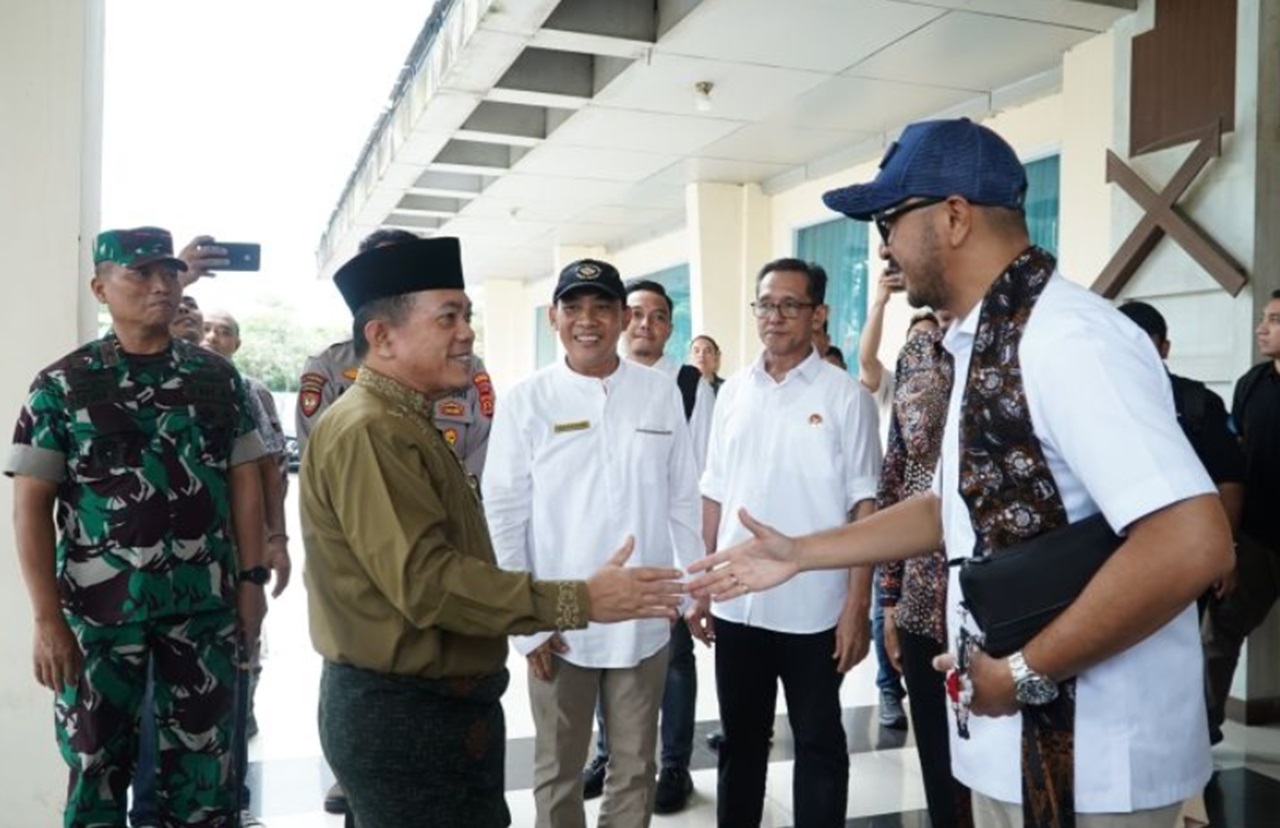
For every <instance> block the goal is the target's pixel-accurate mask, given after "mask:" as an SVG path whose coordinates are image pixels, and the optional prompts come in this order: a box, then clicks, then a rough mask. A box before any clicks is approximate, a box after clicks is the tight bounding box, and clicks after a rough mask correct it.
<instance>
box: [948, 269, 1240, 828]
mask: <svg viewBox="0 0 1280 828" xmlns="http://www.w3.org/2000/svg"><path fill="white" fill-rule="evenodd" d="M979 311H980V306H977V307H975V308H974V309H973V310H972V311H971V312H970V313H969V314H968V315H967V316H966V317H965V318H964V319H963V320H959V321H957V322H956V323H955V324H954V325H953V326H952V328H951V330H950V331H948V332H947V336H946V338H945V339H944V340H943V345H944V346H945V347H946V348H947V350H948V351H950V352H951V353H952V355H953V356H954V357H955V369H956V371H955V376H956V381H955V385H954V386H953V389H952V394H951V401H950V407H949V409H948V412H947V426H946V432H945V435H944V438H943V444H942V460H941V467H940V472H939V476H940V478H941V483H940V484H939V485H940V489H939V490H940V492H941V497H942V525H943V533H944V537H945V539H946V544H947V554H948V555H949V556H950V557H952V558H957V557H964V556H968V555H971V554H972V553H973V549H974V545H975V542H976V541H975V535H974V531H973V525H972V523H971V522H970V519H969V512H968V509H967V507H966V506H965V503H964V501H963V500H962V499H961V498H960V495H959V493H958V470H959V427H958V423H959V414H960V404H961V400H962V399H963V396H964V387H965V378H966V377H967V376H968V372H969V364H970V357H971V356H972V350H973V338H974V334H975V332H976V329H977V324H978V315H979ZM1018 355H1019V359H1020V361H1021V365H1022V378H1023V383H1024V385H1025V388H1026V394H1027V404H1028V408H1029V409H1030V412H1031V421H1032V425H1033V426H1034V429H1035V434H1036V437H1037V438H1039V440H1040V443H1041V446H1042V447H1043V449H1044V455H1045V459H1046V461H1047V462H1048V464H1049V469H1050V472H1051V473H1052V474H1053V478H1054V481H1055V482H1056V483H1057V485H1058V489H1059V491H1060V493H1061V495H1062V500H1063V504H1064V505H1065V506H1066V510H1067V516H1068V517H1069V519H1070V520H1071V521H1072V522H1073V523H1074V522H1076V521H1078V520H1082V519H1083V518H1086V517H1089V516H1090V515H1093V514H1096V513H1097V512H1099V511H1101V512H1102V513H1103V514H1104V515H1106V518H1107V522H1108V523H1110V524H1111V526H1112V527H1113V528H1115V529H1117V530H1120V531H1122V530H1124V529H1125V528H1126V527H1128V526H1129V525H1130V524H1132V523H1133V522H1134V521H1136V520H1138V519H1139V518H1142V517H1144V516H1146V515H1149V514H1151V513H1152V512H1156V511H1158V510H1160V509H1162V508H1164V507H1166V506H1169V505H1171V504H1173V503H1176V502H1177V501H1180V500H1184V499H1186V498H1189V497H1194V496H1197V495H1202V494H1207V493H1212V492H1215V489H1214V486H1213V483H1212V482H1211V481H1210V479H1209V477H1208V475H1207V474H1206V473H1205V471H1204V467H1203V466H1202V465H1201V464H1200V461H1199V460H1198V459H1197V458H1196V455H1195V453H1194V452H1193V451H1192V449H1191V446H1190V445H1189V444H1188V443H1187V440H1186V438H1185V437H1184V436H1183V433H1182V430H1181V429H1180V428H1179V427H1178V423H1177V419H1176V416H1175V414H1174V408H1173V396H1172V391H1171V390H1170V386H1169V378H1168V374H1167V372H1166V371H1165V370H1164V367H1163V366H1162V365H1161V363H1160V357H1159V355H1158V354H1157V353H1156V350H1155V349H1154V348H1152V347H1151V340H1150V339H1149V338H1148V337H1147V335H1146V334H1144V333H1143V332H1142V331H1141V330H1139V329H1138V327H1137V326H1135V325H1133V324H1132V323H1131V322H1129V320H1127V319H1126V318H1125V317H1123V316H1122V315H1121V314H1120V313H1118V312H1116V311H1115V310H1114V309H1113V308H1112V307H1111V306H1110V305H1109V304H1108V303H1107V302H1106V301H1105V300H1104V299H1102V298H1101V297H1099V296H1097V295H1095V294H1093V293H1091V292H1089V291H1088V290H1085V289H1084V288H1082V287H1080V286H1079V285H1076V284H1074V283H1072V282H1069V281H1068V280H1066V279H1064V278H1062V277H1061V276H1058V275H1055V276H1054V277H1053V279H1052V280H1051V281H1050V282H1049V284H1048V285H1047V286H1046V287H1045V290H1044V293H1043V294H1041V296H1040V299H1039V301H1038V302H1037V304H1036V306H1035V310H1034V311H1033V312H1032V314H1031V318H1030V320H1029V321H1028V323H1027V327H1026V330H1025V331H1024V333H1023V337H1022V343H1021V346H1020V347H1019V350H1018ZM937 477H938V476H935V479H937ZM960 597H961V593H960V584H959V577H958V567H953V568H952V575H951V582H950V588H949V590H948V595H947V600H948V629H949V631H950V634H951V641H952V649H953V651H954V648H955V638H956V634H957V630H958V629H959V627H960V625H962V624H967V626H969V627H970V629H972V628H973V626H974V625H973V621H972V620H971V619H969V617H968V615H967V613H963V612H962V610H961V609H960ZM1031 666H1032V667H1033V668H1034V667H1035V665H1034V664H1033V665H1031ZM969 730H970V734H971V737H970V738H969V739H967V740H965V739H960V738H959V737H958V736H957V735H956V731H955V726H954V720H953V721H952V729H951V766H952V771H953V773H954V775H955V777H956V779H958V780H959V781H961V782H963V783H964V784H966V785H968V786H969V787H970V788H972V789H973V790H975V791H978V792H980V793H982V794H985V795H986V796H989V797H992V798H994V799H998V800H1001V801H1003V802H1010V803H1020V802H1021V801H1022V783H1021V780H1022V767H1021V760H1020V750H1021V734H1022V719H1021V717H1016V716H1015V717H1008V718H1002V719H989V718H980V717H977V716H974V717H971V718H970V719H969ZM1207 734H1208V730H1207V725H1206V721H1205V707H1204V675H1203V669H1202V661H1201V649H1200V636H1199V630H1198V626H1197V624H1196V610H1195V605H1194V604H1193V605H1191V606H1189V607H1187V608H1186V609H1185V610H1184V611H1183V612H1182V613H1181V614H1180V615H1179V616H1178V617H1177V618H1175V619H1173V620H1172V621H1170V622H1169V623H1168V624H1166V625H1165V626H1164V627H1162V628H1161V629H1160V630H1158V631H1156V632H1155V633H1154V634H1152V635H1151V636H1150V637H1148V638H1147V639H1145V640H1144V641H1142V642H1141V643H1139V644H1137V645H1135V646H1133V647H1131V648H1129V649H1128V650H1126V651H1124V652H1122V653H1120V654H1119V655H1116V656H1113V657H1112V658H1110V659H1108V660H1107V661H1104V662H1102V663H1101V664H1098V665H1097V666H1095V667H1093V668H1091V669H1089V670H1087V671H1086V672H1084V673H1082V674H1081V675H1080V676H1079V677H1078V679H1077V683H1076V728H1075V756H1076V761H1075V789H1076V794H1075V796H1076V803H1075V804H1076V810H1077V811H1078V812H1080V813H1129V812H1132V811H1137V810H1145V809H1150V808H1159V807H1163V806H1166V805H1171V804H1173V803H1175V802H1178V801H1180V800H1182V799H1185V798H1187V797H1188V796H1191V795H1192V794H1194V793H1197V792H1198V791H1199V790H1201V789H1202V788H1203V787H1204V785H1205V783H1206V782H1207V781H1208V779H1209V772H1210V759H1209V741H1208V735H1207Z"/></svg>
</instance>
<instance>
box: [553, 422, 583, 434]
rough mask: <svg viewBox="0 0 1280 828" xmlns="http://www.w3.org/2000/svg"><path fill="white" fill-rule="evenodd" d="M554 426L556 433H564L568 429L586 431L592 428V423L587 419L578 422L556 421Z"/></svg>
mask: <svg viewBox="0 0 1280 828" xmlns="http://www.w3.org/2000/svg"><path fill="white" fill-rule="evenodd" d="M553 428H554V430H555V433H556V434H564V433H565V432H567V431H586V430H587V429H589V428H591V423H590V422H589V421H587V420H578V421H577V422H576V423H556V424H555V426H553Z"/></svg>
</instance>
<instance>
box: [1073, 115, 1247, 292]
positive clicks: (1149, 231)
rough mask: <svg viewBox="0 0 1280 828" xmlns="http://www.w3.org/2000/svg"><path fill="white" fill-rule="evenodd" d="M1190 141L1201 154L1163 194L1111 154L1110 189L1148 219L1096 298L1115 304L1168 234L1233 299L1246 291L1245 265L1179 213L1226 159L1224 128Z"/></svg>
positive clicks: (1099, 284)
mask: <svg viewBox="0 0 1280 828" xmlns="http://www.w3.org/2000/svg"><path fill="white" fill-rule="evenodd" d="M1189 137H1190V138H1193V139H1196V146H1195V149H1193V150H1192V151H1191V154H1190V155H1188V156H1187V159H1186V160H1185V161H1183V162H1182V166H1181V167H1179V168H1178V171H1177V172H1176V173H1174V175H1173V178H1171V179H1169V183H1168V184H1166V185H1165V187H1164V189H1163V190H1161V191H1160V192H1159V193H1156V191H1155V190H1152V189H1151V187H1149V186H1148V185H1147V183H1146V182H1145V181H1143V180H1142V179H1141V178H1140V177H1139V176H1138V174H1137V173H1135V172H1134V171H1133V170H1132V169H1130V168H1129V167H1128V166H1127V165H1126V164H1125V163H1124V162H1123V161H1121V160H1120V158H1119V157H1118V156H1117V155H1116V154H1115V153H1114V152H1112V151H1110V150H1107V183H1108V184H1110V183H1112V182H1114V183H1116V184H1119V185H1120V188H1121V189H1122V190H1124V191H1125V192H1126V193H1128V194H1129V197H1130V198H1132V199H1133V200H1134V201H1136V202H1137V203H1138V206H1140V207H1141V208H1142V209H1143V210H1144V211H1145V215H1143V217H1142V220H1141V221H1139V222H1138V224H1137V226H1136V227H1134V228H1133V230H1132V232H1130V233H1129V237H1128V238H1127V239H1125V240H1124V244H1122V245H1120V247H1119V248H1118V249H1117V250H1116V252H1115V255H1113V256H1112V257H1111V261H1109V262H1107V266H1106V267H1105V268H1103V269H1102V273H1101V274H1100V275H1099V276H1098V278H1097V280H1096V281H1094V283H1093V290H1094V291H1095V292H1096V293H1100V294H1102V295H1103V296H1105V297H1107V298H1108V299H1114V298H1115V296H1116V294H1118V293H1119V292H1120V291H1121V290H1122V289H1123V288H1124V286H1125V284H1126V283H1127V282H1128V281H1129V279H1130V278H1132V277H1133V274H1134V273H1137V272H1138V268H1139V267H1141V266H1142V263H1143V262H1145V261H1146V260H1147V257H1148V256H1150V255H1151V251H1152V250H1154V249H1155V246H1156V245H1157V244H1159V243H1160V240H1161V239H1162V238H1164V237H1165V235H1166V234H1168V235H1169V236H1170V237H1171V238H1172V239H1173V240H1174V241H1175V242H1177V243H1178V245H1179V246H1180V247H1181V248H1182V249H1183V250H1185V251H1187V254H1188V255H1189V256H1191V258H1192V259H1194V260H1195V261H1196V263H1197V264H1199V265H1200V266H1201V267H1203V268H1204V269H1205V270H1206V271H1208V273H1209V275H1210V276H1212V277H1213V278H1214V279H1216V280H1217V281H1218V284H1220V285H1222V288H1223V289H1224V290H1226V291H1227V292H1228V293H1230V294H1231V295H1232V296H1235V295H1236V294H1238V293H1239V292H1240V291H1241V290H1242V289H1243V288H1244V286H1245V283H1246V281H1247V279H1246V277H1245V273H1244V268H1243V267H1241V266H1240V263H1239V262H1237V261H1236V260H1235V258H1234V257H1233V256H1232V255H1231V254H1230V253H1228V252H1227V251H1226V250H1225V249H1224V248H1223V247H1222V245H1220V244H1218V243H1217V242H1216V241H1214V239H1213V238H1212V237H1211V236H1210V235H1209V234H1208V233H1206V232H1205V231H1204V229H1203V228H1202V227H1200V225H1198V224H1196V222H1195V221H1194V220H1193V219H1191V218H1190V217H1188V216H1187V214H1186V213H1184V212H1183V211H1182V209H1181V208H1179V207H1178V199H1180V198H1182V196H1183V194H1184V193H1186V191H1187V188H1188V187H1190V186H1191V182H1193V181H1195V180H1196V176H1198V175H1200V172H1201V170H1203V169H1204V168H1205V165H1206V164H1208V163H1209V161H1210V160H1211V159H1213V158H1217V157H1218V156H1220V155H1221V154H1222V128H1221V124H1220V123H1219V122H1218V121H1216V120H1215V121H1214V122H1213V123H1212V124H1210V125H1209V126H1208V127H1206V128H1204V129H1202V130H1199V131H1197V132H1196V133H1194V134H1193V135H1191V136H1189Z"/></svg>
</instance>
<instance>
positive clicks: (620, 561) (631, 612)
mask: <svg viewBox="0 0 1280 828" xmlns="http://www.w3.org/2000/svg"><path fill="white" fill-rule="evenodd" d="M635 547H636V542H635V538H631V537H628V538H627V540H626V543H624V544H622V546H621V547H620V548H619V549H618V550H617V551H616V552H614V553H613V557H611V558H610V559H609V562H608V563H607V564H605V565H604V566H603V567H601V568H600V570H599V571H598V572H596V574H594V575H592V576H591V577H590V578H589V579H587V595H588V596H589V598H590V600H591V609H590V617H591V620H592V621H604V622H609V621H629V620H631V619H633V618H667V619H671V620H675V619H677V618H679V617H680V613H679V609H680V603H681V600H682V599H683V596H684V591H685V589H684V585H683V584H681V583H680V576H681V572H680V570H678V569H669V568H665V567H657V566H632V567H629V566H627V565H626V563H627V559H628V558H630V557H631V553H632V552H633V551H634V550H635Z"/></svg>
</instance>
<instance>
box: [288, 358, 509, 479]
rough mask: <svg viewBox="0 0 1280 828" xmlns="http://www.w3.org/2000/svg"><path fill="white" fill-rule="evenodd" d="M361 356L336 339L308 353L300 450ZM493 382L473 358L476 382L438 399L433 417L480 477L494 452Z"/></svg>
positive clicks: (351, 376) (300, 396)
mask: <svg viewBox="0 0 1280 828" xmlns="http://www.w3.org/2000/svg"><path fill="white" fill-rule="evenodd" d="M359 369H360V360H358V359H356V348H355V344H354V343H353V342H352V341H351V340H350V339H348V340H345V341H343V342H335V343H334V344H332V345H330V346H329V347H328V348H326V349H324V350H323V351H321V352H320V353H319V354H317V355H315V356H313V357H309V358H308V359H307V364H306V365H305V366H303V368H302V381H301V384H300V387H299V390H298V416H297V423H298V448H299V449H300V450H302V451H304V452H305V451H306V448H307V438H308V437H309V436H310V434H311V429H312V427H314V426H315V424H316V422H317V421H318V420H319V419H320V415H321V414H323V413H324V412H325V409H327V408H328V407H329V406H330V405H332V404H333V402H334V400H336V399H338V397H340V396H342V393H343V392H344V391H346V390H347V389H348V388H350V387H351V386H352V385H353V384H355V381H356V373H357V372H358V371H359ZM493 404H494V394H493V382H492V381H491V380H490V379H489V372H488V371H486V370H485V367H484V361H483V360H481V359H480V357H478V356H474V357H472V358H471V385H469V386H467V388H466V389H465V390H463V391H455V392H454V393H452V394H449V395H447V396H444V397H441V398H440V399H438V400H436V401H435V405H434V407H433V408H432V412H431V421H432V422H433V423H435V426H436V428H438V429H440V433H441V434H442V435H443V436H444V439H445V442H446V443H448V444H449V447H450V448H452V449H453V453H454V454H456V455H457V456H458V459H459V460H461V461H462V463H463V465H465V466H466V467H467V471H468V472H469V473H470V474H472V475H474V476H475V478H476V479H477V480H479V479H480V477H481V474H482V473H483V471H484V459H485V455H486V454H487V453H488V450H489V427H490V426H491V425H492V424H493Z"/></svg>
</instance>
